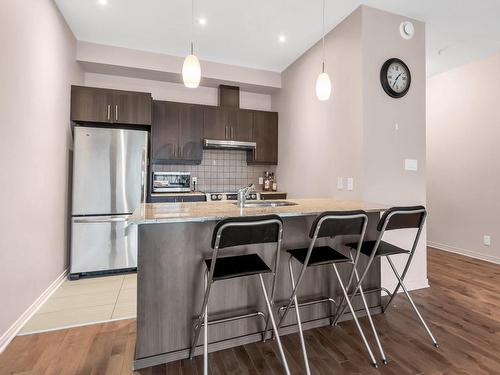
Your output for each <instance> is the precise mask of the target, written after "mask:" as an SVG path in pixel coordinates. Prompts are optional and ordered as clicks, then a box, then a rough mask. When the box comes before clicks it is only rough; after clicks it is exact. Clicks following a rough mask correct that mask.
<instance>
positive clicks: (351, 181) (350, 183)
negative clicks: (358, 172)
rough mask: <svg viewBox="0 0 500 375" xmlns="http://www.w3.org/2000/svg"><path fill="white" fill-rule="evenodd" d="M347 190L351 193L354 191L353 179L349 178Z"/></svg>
mask: <svg viewBox="0 0 500 375" xmlns="http://www.w3.org/2000/svg"><path fill="white" fill-rule="evenodd" d="M347 190H349V191H353V190H354V178H352V177H347Z"/></svg>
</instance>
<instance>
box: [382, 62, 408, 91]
mask: <svg viewBox="0 0 500 375" xmlns="http://www.w3.org/2000/svg"><path fill="white" fill-rule="evenodd" d="M408 73H409V72H408V68H407V67H406V65H403V64H401V63H400V62H397V61H396V62H393V63H391V64H390V65H389V68H388V69H387V83H389V86H390V87H391V89H392V90H394V92H396V93H398V94H400V93H402V92H403V91H405V90H406V88H407V87H408Z"/></svg>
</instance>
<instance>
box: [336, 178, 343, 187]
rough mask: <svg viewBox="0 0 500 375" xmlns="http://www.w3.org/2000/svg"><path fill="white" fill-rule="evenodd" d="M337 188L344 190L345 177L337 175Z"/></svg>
mask: <svg viewBox="0 0 500 375" xmlns="http://www.w3.org/2000/svg"><path fill="white" fill-rule="evenodd" d="M337 190H344V179H343V178H342V177H337Z"/></svg>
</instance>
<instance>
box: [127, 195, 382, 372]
mask: <svg viewBox="0 0 500 375" xmlns="http://www.w3.org/2000/svg"><path fill="white" fill-rule="evenodd" d="M288 201H290V202H294V203H296V204H295V205H290V206H281V207H252V208H242V209H240V208H238V207H237V206H236V205H235V204H234V203H233V202H213V203H212V202H195V203H149V204H143V205H141V206H140V207H138V209H137V210H136V212H135V213H134V215H133V216H132V217H131V218H130V219H129V222H130V224H131V225H138V268H137V274H138V277H137V283H138V284H137V341H136V350H135V359H134V369H140V368H145V367H149V366H154V365H158V364H161V363H166V362H170V361H175V360H178V359H184V358H188V357H189V347H190V342H191V337H192V329H193V323H194V320H195V318H196V317H197V315H198V314H199V313H200V309H201V304H202V298H203V274H204V267H205V265H204V262H203V259H205V258H209V257H211V254H212V249H211V247H210V241H211V238H212V231H213V229H214V227H215V225H216V223H217V221H219V220H222V219H225V218H227V217H234V216H258V215H266V214H277V215H279V216H280V217H282V218H283V242H282V249H281V251H282V256H281V257H280V264H279V268H278V272H279V274H278V277H277V290H276V298H275V306H276V307H279V306H281V305H282V304H283V303H285V302H286V301H287V299H288V297H289V296H290V293H291V285H290V277H289V275H288V266H287V261H288V256H287V254H286V253H285V251H286V249H290V248H297V247H307V246H308V244H309V241H310V239H309V237H308V233H309V228H310V227H311V224H312V222H313V220H314V217H315V216H316V215H318V214H319V213H321V212H324V211H347V210H358V209H362V210H365V211H366V212H367V213H368V216H369V222H368V228H367V232H366V238H367V239H374V238H375V235H376V224H377V222H378V219H379V216H380V212H381V211H383V210H385V209H386V207H385V206H382V205H379V204H371V203H366V202H360V201H342V200H335V199H290V200H288ZM349 240H350V238H347V237H344V238H341V237H337V238H335V239H331V238H324V239H321V240H318V242H317V245H326V244H328V245H330V246H335V247H336V248H337V249H338V250H341V249H344V250H346V251H347V249H346V248H345V247H344V246H343V245H342V244H343V243H345V242H346V241H349ZM274 246H275V245H274V244H265V245H257V246H251V247H247V246H241V247H239V248H238V249H236V251H237V252H238V253H246V252H257V253H258V254H259V255H260V256H261V257H262V258H263V259H264V260H265V261H266V262H267V263H268V264H269V265H271V264H272V254H273V251H269V250H271V249H273V247H274ZM224 251H225V250H221V253H220V256H224ZM229 251H230V250H229ZM232 255H234V252H233V253H232ZM365 264H366V259H365V257H361V259H360V267H363V266H364V265H365ZM296 266H297V265H296ZM298 269H299V268H298V266H297V268H295V272H298ZM339 271H341V275H342V277H343V278H345V279H346V278H347V277H348V275H349V273H350V271H351V269H350V266H347V265H345V266H340V267H339ZM265 279H266V282H267V283H268V284H267V286H268V289H270V278H265ZM258 282H259V281H258V278H256V277H246V278H241V279H234V280H229V281H220V282H216V283H215V284H214V286H213V288H212V292H211V294H210V301H209V305H208V311H209V318H210V319H215V318H223V317H224V316H228V315H234V314H235V313H241V312H244V311H246V310H249V309H251V310H255V309H258V310H261V311H265V304H264V301H263V299H262V296H261V294H260V291H259V284H258ZM364 288H365V289H366V290H375V292H373V293H367V302H368V305H369V306H370V309H371V310H372V311H373V312H374V313H377V312H380V311H381V309H380V292H379V291H378V288H380V264H379V261H378V260H375V263H374V265H373V266H372V267H371V270H370V273H369V274H368V276H367V278H366V280H365V282H364ZM340 295H341V290H340V288H339V286H338V285H337V282H336V279H335V277H334V276H333V274H332V272H331V267H311V268H310V269H309V270H308V272H306V274H305V275H304V279H303V281H302V284H301V288H300V290H299V292H298V296H299V301H301V302H303V301H307V300H308V299H318V298H323V297H332V298H334V299H337V300H338V298H339V296H340ZM354 306H355V308H356V309H357V310H361V307H362V305H361V301H360V300H359V301H358V300H355V303H354ZM333 313H334V308H333V307H332V305H331V304H327V303H323V304H315V305H311V306H308V307H303V308H301V317H302V322H303V326H304V329H310V328H314V327H319V326H323V325H327V324H329V322H330V319H329V317H330V316H331V315H332V314H333ZM362 314H363V312H362V311H360V315H362ZM350 318H351V316H350V314H348V313H346V314H345V315H344V316H343V317H342V320H346V319H350ZM263 326H264V324H263V322H262V320H258V319H246V320H238V321H232V322H228V323H224V324H219V325H213V326H210V327H209V342H210V344H209V351H216V350H222V349H226V348H230V347H234V346H238V345H244V344H247V343H251V342H256V341H259V340H261V339H262V336H261V333H262V330H263V329H264V327H263ZM296 330H297V327H296V324H295V314H288V316H287V318H286V320H285V321H284V324H283V326H282V328H281V329H280V334H288V333H292V332H295V331H296ZM332 335H335V329H334V328H332ZM198 345H199V346H198V348H197V351H196V353H197V354H200V353H201V352H202V347H201V341H199V342H198Z"/></svg>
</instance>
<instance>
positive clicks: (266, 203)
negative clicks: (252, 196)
mask: <svg viewBox="0 0 500 375" xmlns="http://www.w3.org/2000/svg"><path fill="white" fill-rule="evenodd" d="M234 204H235V205H237V204H238V203H237V202H235V203H234ZM297 204H298V203H295V202H289V201H251V202H246V203H245V206H244V207H245V208H252V207H283V206H296V205H297Z"/></svg>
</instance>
